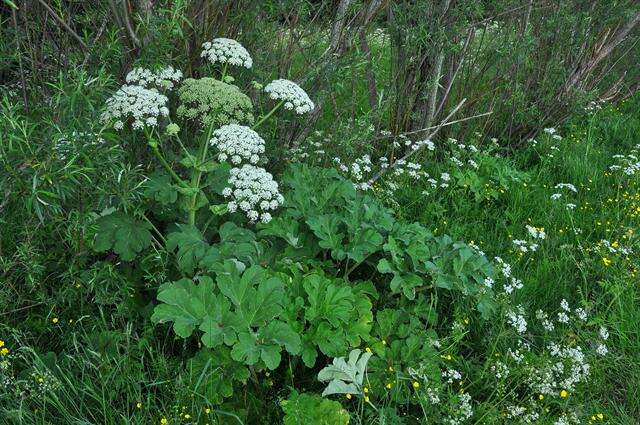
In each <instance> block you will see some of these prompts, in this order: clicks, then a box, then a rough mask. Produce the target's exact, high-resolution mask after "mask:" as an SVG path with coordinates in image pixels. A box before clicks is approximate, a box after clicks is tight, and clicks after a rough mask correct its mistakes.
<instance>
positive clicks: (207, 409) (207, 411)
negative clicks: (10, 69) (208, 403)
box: [204, 407, 211, 415]
mask: <svg viewBox="0 0 640 425" xmlns="http://www.w3.org/2000/svg"><path fill="white" fill-rule="evenodd" d="M204 413H206V414H207V415H208V414H209V413H211V409H209V408H208V407H207V408H206V409H204Z"/></svg>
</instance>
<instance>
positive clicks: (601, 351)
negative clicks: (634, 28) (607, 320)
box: [596, 326, 609, 356]
mask: <svg viewBox="0 0 640 425" xmlns="http://www.w3.org/2000/svg"><path fill="white" fill-rule="evenodd" d="M598 334H599V335H600V338H602V341H600V342H598V344H597V346H596V354H598V355H599V356H606V355H607V354H608V353H609V349H608V348H607V346H606V345H605V343H604V341H606V340H608V339H609V331H608V330H607V328H605V327H604V326H600V329H599V330H598Z"/></svg>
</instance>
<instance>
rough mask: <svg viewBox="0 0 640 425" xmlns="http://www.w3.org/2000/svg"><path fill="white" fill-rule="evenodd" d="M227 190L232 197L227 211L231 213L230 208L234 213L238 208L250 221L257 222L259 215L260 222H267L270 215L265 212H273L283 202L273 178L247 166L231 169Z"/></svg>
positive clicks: (258, 168)
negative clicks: (260, 211)
mask: <svg viewBox="0 0 640 425" xmlns="http://www.w3.org/2000/svg"><path fill="white" fill-rule="evenodd" d="M229 189H231V191H232V193H231V195H230V196H232V197H233V200H232V201H231V202H229V204H228V208H229V211H232V207H233V210H234V211H235V208H236V207H239V208H240V210H242V211H244V212H245V213H246V214H247V217H248V218H249V220H251V221H257V220H258V216H259V214H262V216H261V220H262V221H263V222H268V221H269V220H271V215H270V214H265V213H267V212H268V211H267V210H275V209H277V208H278V207H279V206H280V205H282V203H283V202H284V198H283V197H282V195H281V194H280V192H279V191H278V183H276V182H275V181H274V180H273V176H272V175H271V174H270V173H269V172H267V171H266V170H265V169H264V168H260V167H256V166H253V165H249V164H244V165H243V166H242V167H241V168H232V169H231V171H230V177H229ZM224 193H229V191H225V192H224ZM258 209H260V210H262V213H259V212H258ZM232 212H233V211H232Z"/></svg>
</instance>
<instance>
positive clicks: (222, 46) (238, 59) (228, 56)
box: [200, 38, 253, 69]
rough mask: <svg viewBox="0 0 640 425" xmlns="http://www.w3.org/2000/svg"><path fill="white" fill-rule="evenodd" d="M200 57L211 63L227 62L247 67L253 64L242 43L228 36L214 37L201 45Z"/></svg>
mask: <svg viewBox="0 0 640 425" xmlns="http://www.w3.org/2000/svg"><path fill="white" fill-rule="evenodd" d="M202 49H203V50H202V53H201V54H200V56H201V57H203V58H206V59H207V60H208V61H209V62H211V63H228V64H229V65H235V66H244V67H245V68H247V69H249V68H251V67H252V66H253V59H251V56H250V55H249V52H247V49H245V48H244V47H243V46H242V44H240V43H238V42H237V41H235V40H232V39H230V38H215V39H214V40H213V41H211V42H208V41H207V42H206V43H204V44H203V45H202Z"/></svg>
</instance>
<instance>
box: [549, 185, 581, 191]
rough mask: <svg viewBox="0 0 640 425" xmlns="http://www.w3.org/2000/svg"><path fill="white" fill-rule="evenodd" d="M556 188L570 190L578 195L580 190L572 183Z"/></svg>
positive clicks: (556, 186)
mask: <svg viewBox="0 0 640 425" xmlns="http://www.w3.org/2000/svg"><path fill="white" fill-rule="evenodd" d="M554 187H555V189H569V190H570V191H572V192H573V193H578V189H576V187H575V186H574V185H572V184H571V183H558V184H557V185H555V186H554Z"/></svg>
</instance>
